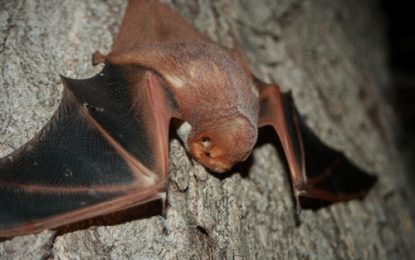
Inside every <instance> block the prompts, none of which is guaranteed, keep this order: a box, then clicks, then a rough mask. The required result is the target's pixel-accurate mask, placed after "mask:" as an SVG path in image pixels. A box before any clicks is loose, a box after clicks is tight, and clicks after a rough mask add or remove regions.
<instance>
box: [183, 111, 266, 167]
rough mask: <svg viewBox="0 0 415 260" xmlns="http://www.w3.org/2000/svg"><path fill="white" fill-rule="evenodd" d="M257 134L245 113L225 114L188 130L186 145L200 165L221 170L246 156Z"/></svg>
mask: <svg viewBox="0 0 415 260" xmlns="http://www.w3.org/2000/svg"><path fill="white" fill-rule="evenodd" d="M257 135H258V130H257V128H256V127H255V126H254V125H252V123H251V122H249V121H248V120H247V119H246V118H245V117H243V116H239V115H238V116H232V117H226V118H222V119H221V120H215V122H214V123H213V124H210V125H207V126H204V127H201V128H200V129H194V130H192V132H191V133H190V136H189V140H188V147H189V150H190V153H191V154H192V156H193V157H194V158H195V159H196V160H197V161H198V162H199V163H201V164H202V165H203V166H205V167H207V168H209V169H210V170H212V171H215V172H218V173H223V172H226V171H228V170H230V169H231V168H232V166H233V165H235V164H236V163H238V162H241V161H244V160H245V159H246V158H247V157H248V156H249V154H250V153H251V151H252V148H253V146H254V145H255V143H256V140H257Z"/></svg>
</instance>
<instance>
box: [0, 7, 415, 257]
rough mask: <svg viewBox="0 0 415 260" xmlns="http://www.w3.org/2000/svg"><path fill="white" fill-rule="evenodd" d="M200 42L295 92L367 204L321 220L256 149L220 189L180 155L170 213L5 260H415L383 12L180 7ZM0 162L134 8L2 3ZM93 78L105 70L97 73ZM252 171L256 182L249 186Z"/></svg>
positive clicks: (14, 248) (63, 238) (5, 247)
mask: <svg viewBox="0 0 415 260" xmlns="http://www.w3.org/2000/svg"><path fill="white" fill-rule="evenodd" d="M170 4H172V5H173V6H175V7H176V8H177V9H178V10H179V11H180V12H181V13H182V14H183V15H184V16H185V17H186V18H188V20H189V21H191V22H192V23H193V24H194V25H195V26H196V27H197V28H198V29H199V30H200V31H202V32H204V33H206V34H208V35H209V36H210V37H212V38H213V39H214V40H216V41H218V42H220V43H222V44H224V45H227V46H233V45H238V46H239V47H240V48H241V49H242V50H243V51H244V52H245V53H246V55H247V56H248V58H249V61H250V66H251V68H252V69H253V71H254V72H255V73H256V74H257V75H258V76H259V77H260V78H262V79H264V80H268V81H269V82H271V81H276V82H279V83H280V84H281V87H282V89H284V90H292V91H293V94H294V99H295V101H296V103H297V106H298V107H299V110H300V112H301V113H302V114H303V115H305V117H306V119H307V123H308V124H309V125H310V126H311V127H312V128H313V129H314V130H315V131H316V132H317V133H318V135H319V136H320V137H321V138H322V139H323V140H326V141H327V142H328V143H329V144H330V145H332V146H334V147H336V148H339V149H341V150H343V151H345V152H346V154H347V155H348V156H349V157H350V158H352V159H353V161H355V162H356V163H357V164H358V165H360V166H361V167H363V168H365V169H367V170H368V171H370V172H375V173H376V174H377V176H378V177H379V182H378V184H377V185H376V186H375V187H374V189H373V190H372V191H371V192H370V194H369V195H368V196H367V198H366V199H365V200H363V201H353V202H349V203H341V204H337V205H334V206H331V207H329V208H326V209H323V210H320V211H318V212H312V211H304V212H302V213H301V216H300V218H301V222H302V223H301V225H300V226H298V227H297V226H296V225H295V221H294V217H293V216H294V207H293V203H292V199H291V191H290V184H289V181H288V177H287V174H286V169H285V167H284V161H283V160H282V159H281V156H278V154H277V151H276V149H275V148H274V146H272V145H270V144H266V145H262V146H259V147H257V148H256V149H255V151H254V153H253V160H252V165H250V167H249V168H248V169H246V171H247V172H246V173H239V172H233V173H232V174H227V175H226V176H225V177H223V178H219V177H217V176H212V175H211V174H209V173H207V172H206V170H205V169H204V168H203V167H202V166H200V165H198V164H197V163H195V162H194V161H191V160H189V157H188V156H186V153H185V150H184V148H183V147H182V146H181V145H180V143H179V142H178V141H177V140H174V139H173V140H172V141H171V145H170V148H171V152H170V158H171V160H170V172H171V183H170V185H169V188H168V195H167V199H168V209H167V212H166V216H165V217H163V216H161V215H155V216H153V217H149V218H142V219H137V220H135V221H132V222H128V223H124V224H121V225H117V226H97V227H92V228H89V229H86V230H80V231H76V232H71V233H66V234H64V235H59V236H57V235H56V233H55V232H53V231H45V232H43V233H40V234H38V235H30V236H24V237H16V238H14V239H12V240H9V241H5V242H3V243H0V258H1V259H14V258H30V259H42V258H47V257H48V256H50V257H52V258H56V259H81V258H88V257H92V256H94V257H100V258H103V259H106V258H114V259H119V258H133V259H137V258H147V259H148V258H151V259H158V258H160V259H163V258H167V259H171V258H177V259H189V258H192V259H199V258H200V259H205V258H218V259H224V258H226V259H234V258H235V259H266V258H276V259H295V258H299V259H303V258H309V259H335V258H336V259H337V258H340V259H358V258H359V259H409V258H411V257H414V253H413V246H414V242H413V241H415V240H414V238H415V236H414V226H413V225H414V223H413V220H412V219H411V217H410V208H409V207H410V203H409V197H410V190H408V189H406V187H405V183H406V179H405V174H404V168H403V162H402V159H401V158H400V155H399V154H398V153H397V151H396V150H395V148H394V145H393V134H394V132H393V131H394V123H393V121H394V116H393V114H392V112H391V109H390V107H389V106H388V105H387V104H385V102H384V100H383V98H382V95H381V92H382V91H385V90H387V86H388V71H387V69H386V65H385V46H384V40H383V38H382V37H383V26H384V25H383V24H382V23H381V21H382V17H381V16H379V13H378V11H377V2H376V1H358V0H351V1H330V0H318V1H300V0H278V1H275V0H272V1H271V0H261V1H249V0H240V1H230V0H218V1H184V0H177V1H171V2H170ZM0 5H1V6H2V8H1V10H0V64H2V66H1V67H0V69H1V71H0V73H1V77H0V86H1V87H0V152H1V154H0V155H2V156H4V155H6V154H7V153H9V152H11V151H13V150H14V149H16V148H18V147H19V146H20V145H22V144H23V143H25V142H26V141H27V140H29V139H30V138H31V137H32V136H33V135H34V134H35V133H36V132H37V131H38V130H39V129H40V128H41V127H42V125H43V124H44V123H46V121H47V120H48V119H49V118H50V116H51V115H52V113H53V111H54V110H55V109H56V107H57V105H58V103H59V101H60V94H61V88H62V87H61V83H60V80H59V77H58V73H62V74H64V75H66V76H70V77H76V78H84V77H87V76H91V75H93V74H94V68H93V67H92V66H91V65H90V57H91V54H92V53H93V52H94V51H95V50H97V49H98V50H100V51H103V52H105V51H108V50H109V48H110V46H111V43H112V41H113V36H114V34H115V32H116V30H117V27H118V25H119V22H120V19H121V17H122V13H123V9H124V6H125V3H124V1H121V0H119V1H108V2H103V1H98V0H94V1H81V0H76V1H69V0H68V1H55V2H54V1H39V2H35V1H2V2H1V3H0ZM95 70H96V69H95ZM248 171H249V172H248Z"/></svg>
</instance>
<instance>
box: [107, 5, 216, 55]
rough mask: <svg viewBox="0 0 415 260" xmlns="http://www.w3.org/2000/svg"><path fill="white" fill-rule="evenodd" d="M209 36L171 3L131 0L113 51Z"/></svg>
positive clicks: (206, 40)
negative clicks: (199, 30)
mask: <svg viewBox="0 0 415 260" xmlns="http://www.w3.org/2000/svg"><path fill="white" fill-rule="evenodd" d="M188 40H202V41H205V42H210V39H209V38H208V37H207V36H205V35H203V34H201V33H200V32H198V31H197V30H196V29H194V28H193V27H192V26H191V25H190V24H189V23H188V22H187V21H186V20H185V19H184V18H183V17H182V16H180V15H179V14H178V13H177V12H176V11H174V10H173V9H171V8H170V7H168V6H166V5H163V4H161V3H159V1H154V0H150V1H149V0H130V1H128V6H127V9H126V13H125V15H124V19H123V21H122V24H121V28H120V30H119V33H118V35H117V38H116V39H115V42H114V44H113V46H112V52H114V51H120V50H126V49H134V48H136V47H137V46H142V45H151V44H158V43H171V42H182V41H188Z"/></svg>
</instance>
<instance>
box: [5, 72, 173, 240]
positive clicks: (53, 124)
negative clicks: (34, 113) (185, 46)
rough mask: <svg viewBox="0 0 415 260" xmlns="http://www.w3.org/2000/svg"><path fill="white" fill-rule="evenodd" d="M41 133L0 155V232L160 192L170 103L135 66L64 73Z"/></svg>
mask: <svg viewBox="0 0 415 260" xmlns="http://www.w3.org/2000/svg"><path fill="white" fill-rule="evenodd" d="M62 81H63V83H64V94H63V99H62V102H61V104H60V106H59V108H58V110H57V112H56V113H55V115H54V116H53V118H52V119H51V120H50V122H49V123H48V124H47V125H46V126H45V127H44V128H43V130H41V132H40V133H39V134H38V135H37V136H36V137H35V138H34V139H33V140H32V141H30V142H29V143H27V144H26V145H24V146H23V147H22V148H20V149H19V150H17V151H16V152H14V153H12V154H11V155H9V156H6V157H4V158H2V159H1V160H0V198H1V200H0V237H9V236H15V235H20V234H26V233H33V232H38V231H40V230H43V229H47V228H54V227H57V226H61V225H64V224H67V223H71V222H77V221H79V220H83V219H86V218H91V217H94V216H98V215H103V214H107V213H110V212H114V211H118V210H121V209H125V208H128V207H132V206H135V205H138V204H141V203H144V202H146V201H150V200H154V199H157V198H160V193H161V192H163V191H164V189H165V186H166V181H167V160H168V130H169V122H170V118H171V117H172V116H173V115H174V113H175V102H174V100H173V99H172V98H171V97H167V96H166V95H165V94H166V93H165V91H166V90H165V89H164V86H165V82H163V80H162V79H161V78H159V77H158V76H157V75H156V74H155V73H153V72H150V71H144V70H142V69H141V68H140V67H139V66H133V65H130V66H116V65H111V64H106V65H105V67H104V69H103V70H102V71H101V73H99V74H98V75H97V76H95V77H93V78H90V79H86V80H74V79H68V78H63V77H62Z"/></svg>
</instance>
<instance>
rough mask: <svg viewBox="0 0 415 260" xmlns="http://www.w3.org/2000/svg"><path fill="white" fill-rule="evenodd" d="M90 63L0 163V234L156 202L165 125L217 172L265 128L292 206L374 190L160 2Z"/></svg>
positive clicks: (369, 179)
mask: <svg viewBox="0 0 415 260" xmlns="http://www.w3.org/2000/svg"><path fill="white" fill-rule="evenodd" d="M92 62H93V64H100V63H103V64H104V67H103V69H102V71H101V72H100V73H98V74H97V75H96V76H94V77H92V78H89V79H82V80H79V79H70V78H66V77H64V76H61V80H62V83H63V86H64V91H63V97H62V101H61V103H60V105H59V107H58V109H57V111H56V112H55V114H54V115H53V117H52V118H51V119H50V121H49V122H48V123H47V125H46V126H44V128H43V129H42V130H41V131H40V132H39V133H38V134H37V135H36V136H35V137H34V138H33V139H32V140H31V141H29V142H28V143H27V144H25V145H24V146H22V147H21V148H19V149H18V150H16V151H14V152H13V153H11V154H10V155H8V156H6V157H4V158H2V159H0V197H1V198H2V199H1V200H0V237H11V236H16V235H22V234H29V233H36V232H39V231H41V230H44V229H51V228H56V227H59V226H62V225H65V224H69V223H73V222H78V221H81V220H84V219H88V218H92V217H96V216H100V215H104V214H109V213H112V212H117V211H120V210H123V209H127V208H130V207H133V206H137V205H140V204H143V203H146V202H150V201H153V200H157V199H163V198H164V196H163V195H164V192H165V190H166V186H167V184H168V180H169V176H168V140H169V127H170V124H171V122H172V120H175V122H179V124H178V127H177V128H178V129H177V131H178V135H179V136H180V138H181V139H182V140H183V143H184V145H185V146H186V148H187V150H188V152H189V153H190V155H191V156H192V157H193V158H194V159H195V160H196V161H197V162H199V163H200V164H202V165H203V166H205V167H206V168H207V169H209V170H211V171H213V172H217V173H223V172H226V171H229V170H230V169H231V168H232V167H233V166H234V165H235V164H237V163H239V162H241V161H244V160H245V159H246V158H247V157H248V156H249V155H250V153H251V151H252V149H253V147H254V145H255V144H256V142H257V138H258V129H259V128H262V127H272V128H273V129H274V130H275V132H276V136H277V137H278V139H279V140H275V142H276V143H278V142H279V143H280V144H281V146H282V150H283V151H284V154H285V157H286V161H287V165H288V169H289V173H290V177H291V181H292V188H293V192H294V193H293V195H294V198H295V199H296V203H297V207H298V208H304V209H308V208H318V207H320V206H321V205H329V204H331V203H334V202H339V201H348V200H352V199H356V198H363V197H364V196H365V195H366V194H367V192H368V191H369V190H370V188H371V187H372V186H373V185H374V183H375V182H376V177H375V176H373V175H371V174H368V173H365V172H364V171H363V170H361V169H359V168H358V167H357V166H355V165H353V164H352V163H351V162H350V161H349V160H348V159H347V158H346V157H345V156H344V155H343V154H342V153H341V152H339V151H336V150H334V149H332V148H330V147H329V146H327V145H325V144H324V143H323V142H322V141H320V140H319V138H318V137H317V136H316V135H315V134H314V133H313V132H312V131H311V130H310V129H309V128H308V127H307V126H306V124H305V123H304V121H303V119H302V118H301V116H300V115H299V113H298V112H297V109H296V107H295V104H294V101H293V99H292V96H291V94H290V93H282V92H281V91H280V89H279V87H278V85H277V84H266V83H264V82H263V81H261V80H260V79H258V78H257V77H255V76H254V75H253V74H252V73H251V71H250V69H249V66H248V64H247V62H246V60H245V58H244V56H243V55H242V53H240V52H239V51H237V50H235V49H229V48H225V47H222V46H220V45H219V44H217V43H215V42H213V41H211V40H210V39H209V38H208V37H207V36H205V35H203V34H201V33H199V32H198V31H196V29H194V28H193V27H192V26H191V25H190V24H189V23H187V22H186V21H185V20H184V18H182V17H181V16H180V15H179V14H178V13H176V12H175V11H174V10H173V9H171V8H170V7H168V6H166V5H163V4H161V3H159V2H158V1H146V0H130V1H129V3H128V6H127V9H126V13H125V16H124V18H123V21H122V24H121V27H120V29H119V32H118V34H117V36H116V39H115V42H114V43H113V46H112V49H111V51H110V52H109V53H108V54H106V55H104V54H101V53H99V52H96V53H95V54H94V55H93V58H92ZM319 203H320V204H319ZM318 204H319V205H320V206H318V207H317V206H314V205H318Z"/></svg>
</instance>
